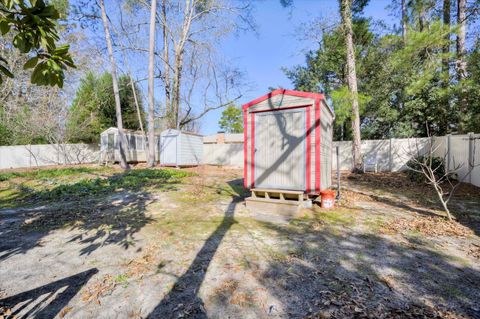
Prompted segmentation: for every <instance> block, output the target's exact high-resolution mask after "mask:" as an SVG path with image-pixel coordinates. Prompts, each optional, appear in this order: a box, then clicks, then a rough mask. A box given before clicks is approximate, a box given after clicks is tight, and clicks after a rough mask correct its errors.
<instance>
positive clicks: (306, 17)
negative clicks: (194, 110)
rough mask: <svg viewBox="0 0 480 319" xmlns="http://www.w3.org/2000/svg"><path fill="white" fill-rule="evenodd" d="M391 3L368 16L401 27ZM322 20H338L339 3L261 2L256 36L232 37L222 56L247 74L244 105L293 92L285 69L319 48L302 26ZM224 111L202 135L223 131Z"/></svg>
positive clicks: (383, 1)
mask: <svg viewBox="0 0 480 319" xmlns="http://www.w3.org/2000/svg"><path fill="white" fill-rule="evenodd" d="M390 3H391V1H390V0H371V1H370V4H369V5H368V7H367V8H366V10H365V16H368V17H372V18H373V19H375V20H384V21H385V22H387V23H388V24H394V23H397V21H396V19H397V18H395V17H393V16H392V15H391V10H389V9H387V8H386V7H387V6H388V5H389V4H390ZM318 17H322V18H324V19H329V20H332V21H334V19H336V18H337V17H338V2H337V0H295V1H294V7H293V8H283V7H282V6H281V5H280V1H279V0H265V1H258V2H257V3H256V6H255V11H254V19H255V22H256V24H257V32H256V34H255V33H253V32H249V33H243V34H239V35H232V36H230V37H229V38H228V39H227V40H226V41H224V42H223V43H222V46H221V48H220V52H221V53H222V54H223V55H224V56H226V57H227V58H228V59H230V60H233V61H234V63H235V64H236V65H237V66H238V67H239V68H240V69H241V70H242V71H243V72H244V73H245V76H246V81H248V82H249V83H251V84H252V88H250V89H249V90H246V91H244V92H243V96H242V98H241V100H240V104H243V103H246V102H248V101H250V100H252V99H254V98H256V97H259V96H261V95H264V94H266V93H268V88H269V87H278V86H280V87H284V88H287V89H288V88H292V85H291V83H290V81H289V80H288V79H287V77H286V76H285V75H284V73H283V72H282V70H281V68H282V67H287V68H289V67H292V66H294V65H297V64H302V63H303V62H304V56H305V51H306V50H308V49H311V48H315V43H314V42H307V41H302V40H300V39H299V35H298V34H296V31H297V30H298V28H299V27H300V26H301V25H302V23H307V24H309V22H311V21H313V20H314V19H315V18H318ZM221 112H222V111H221V110H216V111H212V112H210V113H208V114H207V115H206V116H205V117H204V118H203V119H202V121H201V133H202V134H205V135H208V134H214V133H216V132H217V131H218V130H219V127H218V120H219V119H220V116H221Z"/></svg>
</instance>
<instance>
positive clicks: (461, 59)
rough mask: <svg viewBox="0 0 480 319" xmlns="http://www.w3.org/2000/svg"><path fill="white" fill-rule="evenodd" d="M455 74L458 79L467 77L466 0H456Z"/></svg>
mask: <svg viewBox="0 0 480 319" xmlns="http://www.w3.org/2000/svg"><path fill="white" fill-rule="evenodd" d="M457 6H458V7H457V24H458V35H457V63H456V66H457V76H458V79H459V80H463V79H464V78H466V77H467V62H466V61H465V53H466V50H465V38H466V21H465V20H466V18H467V17H466V14H465V9H466V0H457Z"/></svg>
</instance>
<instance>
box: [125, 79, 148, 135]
mask: <svg viewBox="0 0 480 319" xmlns="http://www.w3.org/2000/svg"><path fill="white" fill-rule="evenodd" d="M129 77H130V87H131V88H132V92H133V100H134V101H135V109H136V111H137V117H138V124H139V125H140V131H141V132H142V135H143V138H145V130H144V129H143V121H142V114H141V113H140V105H139V104H138V98H137V91H136V90H135V84H134V83H133V78H132V75H131V74H129Z"/></svg>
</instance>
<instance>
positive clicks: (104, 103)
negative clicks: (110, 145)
mask: <svg viewBox="0 0 480 319" xmlns="http://www.w3.org/2000/svg"><path fill="white" fill-rule="evenodd" d="M135 89H136V92H137V95H139V91H138V88H137V87H136V86H135ZM119 93H120V103H121V105H122V118H123V124H124V126H125V128H127V129H132V130H138V129H139V128H140V123H139V121H138V114H137V110H136V106H135V98H134V96H133V90H132V87H131V84H130V78H129V77H128V76H126V75H122V76H120V78H119ZM139 103H141V101H139ZM140 110H141V111H140V112H141V114H140V117H141V118H142V121H145V113H144V112H143V108H142V106H141V104H140ZM114 126H116V113H115V100H114V96H113V86H112V76H111V74H110V73H103V74H102V75H99V76H97V75H95V74H94V73H92V72H89V73H87V74H86V76H85V77H84V78H83V79H82V80H81V83H80V86H79V88H78V90H77V93H76V97H75V99H74V101H73V104H72V106H71V107H70V109H69V114H68V122H67V133H68V136H69V140H70V141H71V142H85V143H94V142H98V140H99V136H100V133H101V132H103V131H104V130H106V129H107V128H109V127H114Z"/></svg>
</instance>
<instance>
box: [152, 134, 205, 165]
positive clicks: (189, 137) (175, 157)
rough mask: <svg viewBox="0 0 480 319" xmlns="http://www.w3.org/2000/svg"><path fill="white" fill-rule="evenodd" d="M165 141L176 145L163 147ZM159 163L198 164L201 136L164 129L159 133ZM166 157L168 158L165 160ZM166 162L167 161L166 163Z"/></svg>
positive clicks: (201, 152)
mask: <svg viewBox="0 0 480 319" xmlns="http://www.w3.org/2000/svg"><path fill="white" fill-rule="evenodd" d="M167 141H168V142H169V143H175V146H176V147H165V145H166V143H167ZM161 145H162V146H161V148H160V153H161V152H162V151H163V152H173V153H175V154H170V153H169V154H166V153H164V154H163V155H162V154H160V164H161V165H167V166H194V165H199V164H200V163H201V160H202V155H203V136H201V135H197V134H194V133H190V132H182V131H178V130H173V129H169V130H165V131H163V132H162V134H161ZM167 159H168V160H167ZM167 162H168V163H167Z"/></svg>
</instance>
